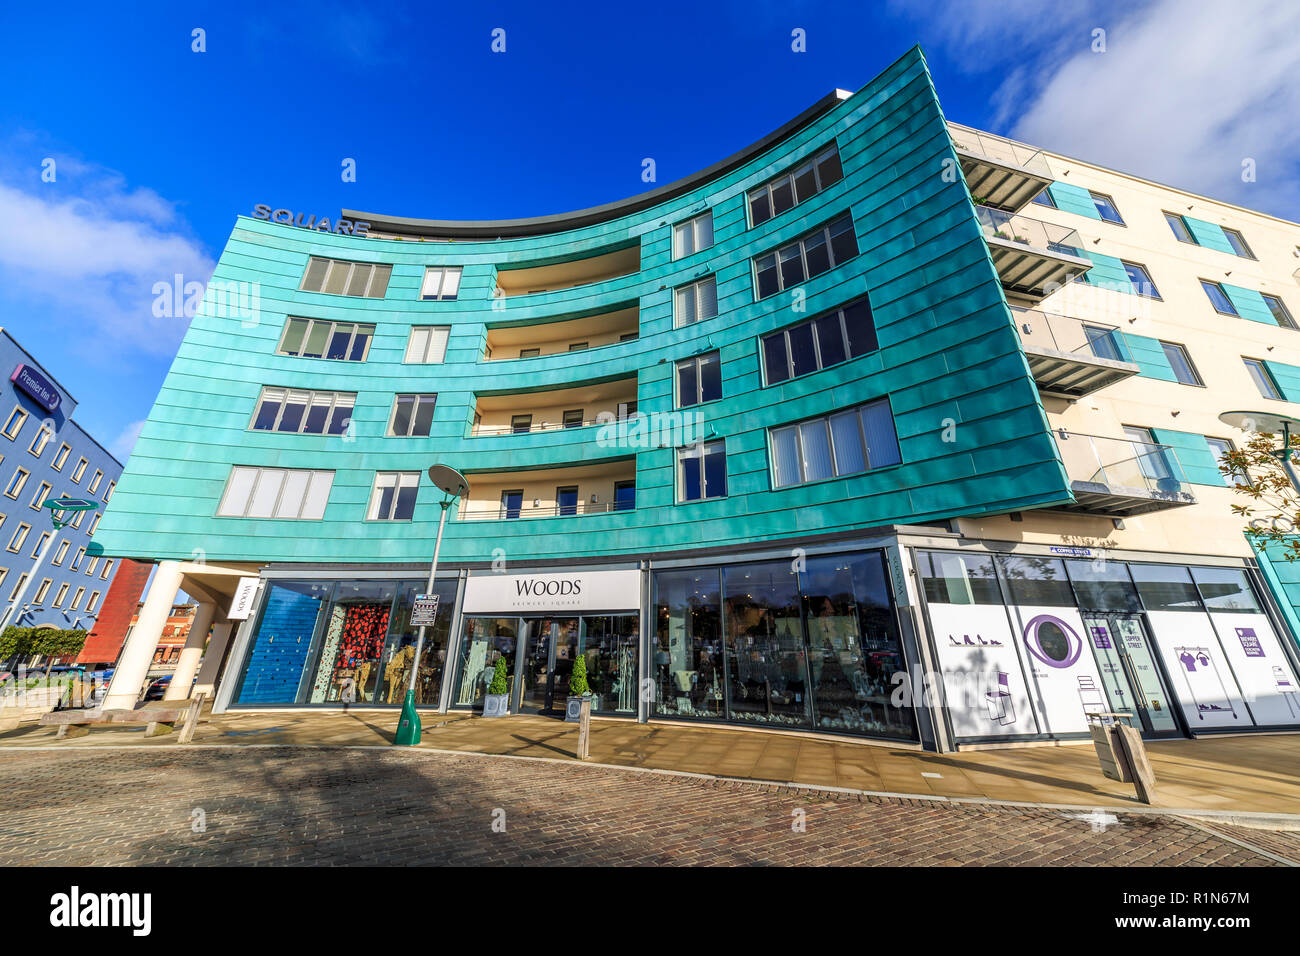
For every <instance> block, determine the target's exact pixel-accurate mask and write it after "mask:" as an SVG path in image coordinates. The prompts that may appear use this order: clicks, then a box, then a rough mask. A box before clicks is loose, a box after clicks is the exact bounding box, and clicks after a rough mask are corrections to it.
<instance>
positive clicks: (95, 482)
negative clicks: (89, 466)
mask: <svg viewBox="0 0 1300 956" xmlns="http://www.w3.org/2000/svg"><path fill="white" fill-rule="evenodd" d="M103 480H104V473H103V472H102V471H96V472H95V477H93V478H91V479H90V484H89V485H87V486H86V490H87V491H88V492H90V493H91V494H92V495H93V494H94V493H95V492H97V491H98V490H99V483H100V482H101V481H103Z"/></svg>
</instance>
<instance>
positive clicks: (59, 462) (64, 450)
mask: <svg viewBox="0 0 1300 956" xmlns="http://www.w3.org/2000/svg"><path fill="white" fill-rule="evenodd" d="M70 451H72V446H71V445H60V446H59V450H58V451H57V452H55V453H54V461H52V462H51V463H50V464H51V466H52V467H53V468H54V470H55V471H62V470H63V463H64V462H66V461H67V460H68V452H70Z"/></svg>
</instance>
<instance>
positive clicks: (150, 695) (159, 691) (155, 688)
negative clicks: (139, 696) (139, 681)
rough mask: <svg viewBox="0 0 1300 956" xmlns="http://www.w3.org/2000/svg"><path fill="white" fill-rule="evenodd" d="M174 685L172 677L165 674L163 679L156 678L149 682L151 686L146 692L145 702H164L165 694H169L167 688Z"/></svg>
mask: <svg viewBox="0 0 1300 956" xmlns="http://www.w3.org/2000/svg"><path fill="white" fill-rule="evenodd" d="M171 684H172V675H171V674H164V675H163V676H162V677H155V678H154V679H153V680H151V681H150V682H149V686H148V687H146V688H145V690H144V699H145V700H162V699H163V694H165V693H167V688H168V687H170V686H171Z"/></svg>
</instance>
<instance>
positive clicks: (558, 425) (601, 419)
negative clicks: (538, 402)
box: [469, 410, 629, 438]
mask: <svg viewBox="0 0 1300 956" xmlns="http://www.w3.org/2000/svg"><path fill="white" fill-rule="evenodd" d="M520 417H522V416H520ZM628 418H629V416H628V415H626V414H621V415H620V414H616V413H615V412H613V411H612V410H611V411H605V412H598V413H597V415H596V417H595V418H584V419H582V420H581V421H579V420H578V419H577V418H576V417H575V418H570V419H562V418H557V419H556V420H555V421H531V422H528V423H527V424H524V423H522V422H520V423H517V424H508V425H474V426H473V427H471V428H470V430H469V433H470V437H472V438H479V437H482V436H487V435H528V434H531V433H533V432H553V431H563V430H564V429H566V428H587V427H589V426H591V425H612V424H614V423H615V422H619V421H624V420H627V419H628Z"/></svg>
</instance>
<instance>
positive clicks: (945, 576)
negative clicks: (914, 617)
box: [916, 551, 1002, 604]
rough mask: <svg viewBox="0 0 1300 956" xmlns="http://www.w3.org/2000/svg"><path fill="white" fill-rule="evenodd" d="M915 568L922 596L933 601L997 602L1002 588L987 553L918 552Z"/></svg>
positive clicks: (938, 602)
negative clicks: (918, 573)
mask: <svg viewBox="0 0 1300 956" xmlns="http://www.w3.org/2000/svg"><path fill="white" fill-rule="evenodd" d="M916 563H917V570H918V571H919V572H920V575H921V581H922V583H923V584H924V586H925V599H926V600H927V601H931V602H933V603H935V604H1001V603H1002V591H1001V589H1000V588H999V587H998V578H997V574H996V572H995V571H994V570H993V558H992V556H991V555H987V554H953V553H949V552H946V551H921V552H919V553H918V554H917V556H916Z"/></svg>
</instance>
